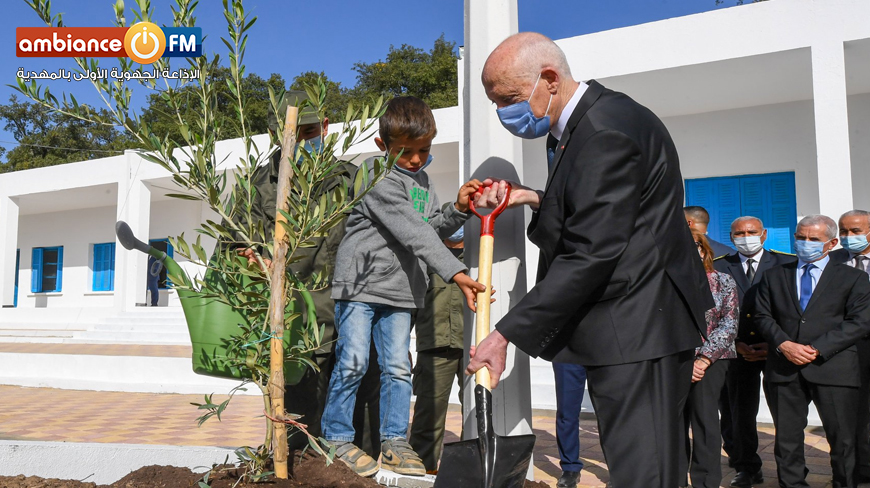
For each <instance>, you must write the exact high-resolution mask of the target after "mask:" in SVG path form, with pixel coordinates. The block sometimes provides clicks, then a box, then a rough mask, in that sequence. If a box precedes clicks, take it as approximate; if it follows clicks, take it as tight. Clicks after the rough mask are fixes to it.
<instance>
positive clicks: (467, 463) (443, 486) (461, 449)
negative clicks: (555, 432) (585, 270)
mask: <svg viewBox="0 0 870 488" xmlns="http://www.w3.org/2000/svg"><path fill="white" fill-rule="evenodd" d="M482 191H483V187H481V188H479V189H478V193H480V192H482ZM510 191H511V189H510V186H509V187H508V189H507V194H506V195H505V197H504V201H502V202H501V204H499V206H498V207H496V208H495V210H493V211H492V212H491V213H490V214H489V215H485V216H484V215H480V214H479V213H477V210H476V209H475V208H474V202H473V201H470V202H469V207H470V208H471V211H472V212H473V213H474V215H477V216H478V217H480V258H479V263H478V266H479V270H480V275H479V276H478V281H480V282H481V283H483V284H484V285H486V291H484V292H481V293H478V294H477V323H476V334H475V345H477V344H480V342H481V341H482V340H484V339H485V338H486V336H488V335H489V305H490V303H489V302H490V297H491V296H492V250H493V229H494V227H495V219H496V217H498V216H499V215H500V214H501V213H502V212H504V210H505V208H507V203H508V200H509V198H510ZM474 382H475V387H474V403H475V413H476V414H477V435H478V437H477V439H470V440H467V441H459V442H452V443H449V444H445V445H444V451H443V454H442V456H441V466H440V467H439V469H438V476H437V478H436V479H435V488H476V487H480V488H522V486H523V484H524V483H525V479H526V473H527V472H528V469H529V462H530V461H531V459H532V452H533V451H534V448H535V436H534V435H533V434H527V435H517V436H511V437H506V436H500V435H496V433H495V431H494V429H493V425H492V391H491V386H490V385H491V382H490V378H489V370H488V369H486V368H485V367H484V368H480V370H478V371H477V373H475V375H474Z"/></svg>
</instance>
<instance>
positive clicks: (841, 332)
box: [755, 215, 870, 488]
mask: <svg viewBox="0 0 870 488" xmlns="http://www.w3.org/2000/svg"><path fill="white" fill-rule="evenodd" d="M836 245H837V224H836V223H835V222H834V221H833V220H832V219H831V218H830V217H826V216H824V215H810V216H807V217H804V218H803V219H802V220H801V221H800V222H798V226H797V230H796V231H795V248H796V250H797V256H798V261H797V262H796V263H791V264H786V265H783V266H777V267H776V268H773V269H770V270H768V271H767V272H765V273H764V276H762V278H761V283H760V284H759V288H758V296H757V298H756V311H755V319H756V325H757V326H758V329H759V330H760V331H761V333H762V335H764V338H765V339H766V340H767V342H768V344H769V346H770V348H771V353H770V354H769V355H768V358H767V366H766V368H765V372H764V381H765V383H766V385H767V389H766V391H767V396H768V404H769V405H770V412H771V414H773V422H774V425H775V426H776V440H775V445H774V457H775V459H776V469H777V475H778V476H779V486H781V487H782V488H798V487H809V484H808V483H807V481H806V476H807V473H808V472H809V471H808V470H807V467H806V460H805V458H804V428H805V427H806V425H807V414H808V411H809V403H810V402H811V401H812V402H813V403H814V404H815V406H816V409H817V410H818V412H819V416H820V417H821V419H822V426H823V427H824V429H825V436H826V437H827V440H828V443H829V444H830V446H831V470H832V472H833V487H834V488H854V487H855V486H857V481H856V477H855V444H856V436H855V429H856V427H857V418H856V415H855V412H856V411H857V409H858V397H859V395H858V387H859V386H860V383H861V380H860V375H859V372H858V350H857V349H858V348H857V346H856V345H855V344H856V343H857V342H858V340H860V339H861V338H862V337H864V336H865V335H867V333H868V332H870V280H868V279H867V275H866V274H865V273H863V272H861V271H858V270H857V269H855V268H852V267H850V266H846V265H844V264H839V263H834V262H832V260H831V258H830V256H828V253H829V252H830V251H831V249H833V248H834V246H836ZM774 350H775V351H776V352H773V351H774Z"/></svg>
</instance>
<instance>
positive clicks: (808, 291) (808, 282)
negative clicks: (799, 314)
mask: <svg viewBox="0 0 870 488" xmlns="http://www.w3.org/2000/svg"><path fill="white" fill-rule="evenodd" d="M803 268H804V275H803V276H801V310H806V309H807V304H808V303H810V298H811V297H812V296H813V277H812V275H810V270H811V269H815V268H816V265H815V264H812V263H809V264H805V265H804V266H803Z"/></svg>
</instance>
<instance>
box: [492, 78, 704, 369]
mask: <svg viewBox="0 0 870 488" xmlns="http://www.w3.org/2000/svg"><path fill="white" fill-rule="evenodd" d="M552 142H553V141H552V138H551V143H552ZM553 149H555V157H554V159H553V163H552V166H551V169H550V174H549V177H548V181H547V186H546V189H545V190H544V192H543V193H542V194H541V204H540V207H539V209H538V211H537V212H534V213H533V216H532V220H531V223H530V224H529V228H528V233H529V239H530V240H531V241H532V242H533V243H535V244H536V245H537V246H538V247H539V248H540V250H541V255H540V259H539V263H538V283H537V284H536V285H535V286H534V287H533V288H532V289H531V290H530V291H529V293H527V294H526V296H525V297H523V299H522V300H520V302H519V303H517V305H516V306H515V307H514V308H513V309H512V310H510V311H509V312H508V314H507V315H506V316H505V317H504V318H502V319H501V321H500V322H499V323H498V324H497V326H496V328H497V329H498V330H499V331H500V332H501V333H502V334H503V335H504V336H505V337H507V338H508V339H509V340H510V341H511V342H512V343H514V344H516V345H517V346H518V347H519V348H520V349H522V350H523V351H525V352H527V353H528V354H530V355H532V356H541V357H543V358H545V359H552V360H555V361H560V362H573V363H578V364H583V365H586V366H598V365H612V364H625V363H631V362H636V361H642V360H647V359H653V358H659V357H663V356H667V355H670V354H674V353H677V352H680V351H685V350H689V349H692V348H694V347H696V346H699V345H700V344H701V334H703V332H701V331H704V332H705V331H706V330H707V325H706V323H705V319H704V312H705V311H706V310H707V309H709V308H712V307H713V306H714V302H713V298H712V295H711V293H710V288H709V284H708V282H707V277H706V275H705V273H704V269H703V266H702V264H701V260H700V259H699V257H698V252H697V250H696V248H695V246H694V244H693V240H692V236H691V234H690V232H689V228H688V226H687V225H686V219H685V216H684V214H683V180H682V176H681V175H680V168H679V161H678V158H677V151H676V148H675V147H674V144H673V141H672V140H671V138H670V135H669V134H668V132H667V130H666V129H665V126H664V125H663V124H662V122H661V121H660V120H659V119H658V118H657V117H656V116H655V115H654V114H653V113H652V112H650V111H649V110H648V109H646V108H645V107H643V106H641V105H639V104H638V103H637V102H635V101H634V100H632V99H631V98H629V97H628V96H626V95H624V94H622V93H617V92H614V91H611V90H608V89H606V88H604V87H603V86H601V85H600V84H598V83H596V82H594V81H593V82H590V86H589V88H588V89H587V90H586V92H585V93H584V94H583V96H582V97H581V99H580V102H579V103H578V105H577V107H576V108H575V109H574V112H573V113H572V114H571V117H570V119H569V120H568V124H567V127H566V128H565V132H564V133H563V135H562V139H561V140H560V141H559V143H558V145H557V146H556V147H555V148H553Z"/></svg>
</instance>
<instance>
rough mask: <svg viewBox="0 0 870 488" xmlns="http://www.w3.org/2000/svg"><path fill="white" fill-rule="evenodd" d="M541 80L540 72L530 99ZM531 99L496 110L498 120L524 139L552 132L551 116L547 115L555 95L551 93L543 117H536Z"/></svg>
mask: <svg viewBox="0 0 870 488" xmlns="http://www.w3.org/2000/svg"><path fill="white" fill-rule="evenodd" d="M540 80H541V75H540V74H538V78H537V79H536V80H535V87H534V88H532V93H531V94H530V95H529V100H531V99H532V95H534V94H535V89H537V88H538V81H540ZM529 100H526V101H525V102H519V103H515V104H513V105H508V106H507V107H502V108H500V109H498V110H496V111H495V112H496V113H497V114H498V120H500V121H501V125H503V126H504V128H505V129H507V130H508V132H510V133H511V134H513V135H515V136H517V137H522V138H523V139H537V138H538V137H543V136H545V135H547V132H550V116H549V115H547V112H549V111H550V104H551V103H553V95H552V94H551V95H550V101H549V102H548V103H547V110H546V111H544V116H543V117H535V114H534V112H532V106H531V105H530V104H529Z"/></svg>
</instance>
